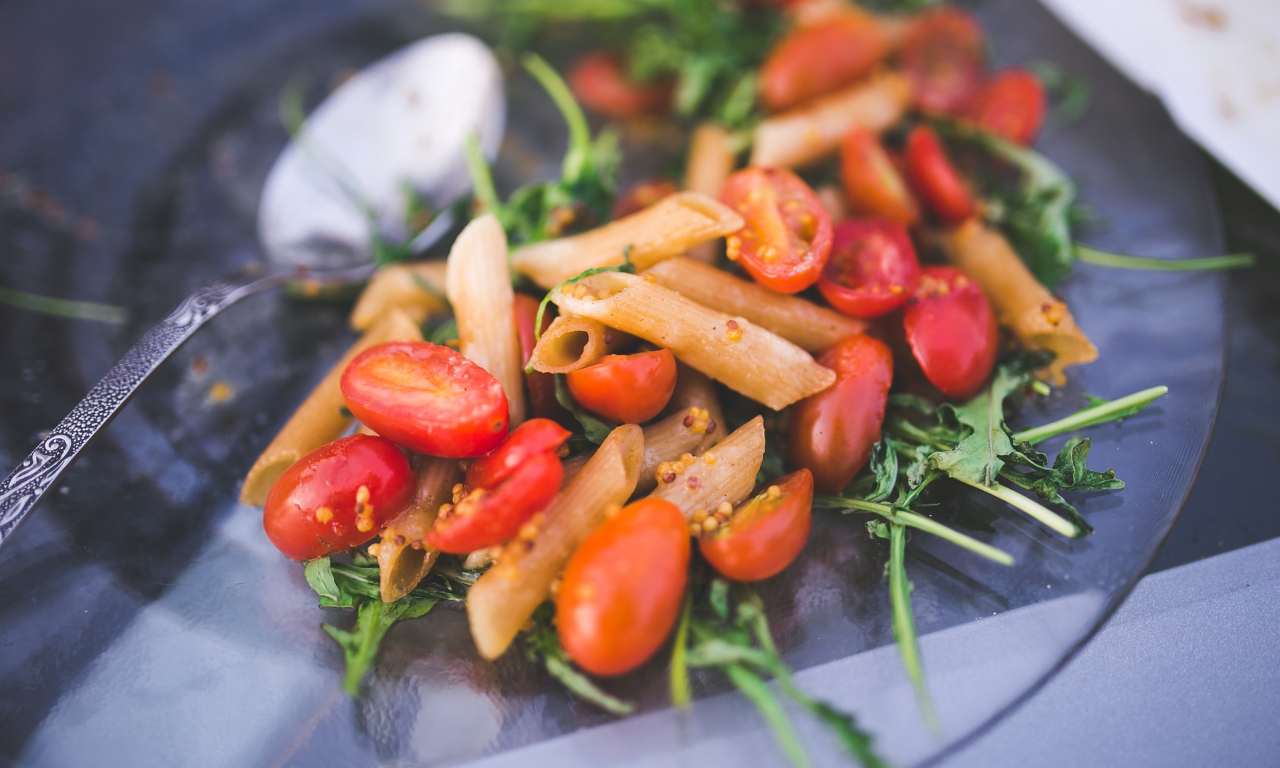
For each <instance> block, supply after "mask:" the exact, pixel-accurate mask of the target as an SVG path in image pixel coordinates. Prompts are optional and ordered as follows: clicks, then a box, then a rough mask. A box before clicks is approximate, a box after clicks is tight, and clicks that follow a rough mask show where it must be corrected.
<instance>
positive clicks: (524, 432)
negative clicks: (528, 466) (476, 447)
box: [467, 419, 570, 488]
mask: <svg viewBox="0 0 1280 768" xmlns="http://www.w3.org/2000/svg"><path fill="white" fill-rule="evenodd" d="M569 434H570V433H569V430H567V429H565V428H564V427H562V426H560V425H559V424H557V423H555V422H554V421H552V420H551V419H529V420H528V421H526V422H525V423H523V424H521V425H520V426H518V427H516V428H515V429H513V430H511V434H509V435H507V439H506V440H505V441H504V442H503V443H502V445H500V446H498V447H497V448H496V449H494V451H493V453H490V454H489V455H487V456H485V457H483V458H479V459H476V460H475V461H473V462H472V463H471V467H470V468H468V469H467V485H469V486H471V487H473V488H493V487H494V486H496V485H497V484H498V483H501V482H502V481H503V480H506V479H507V478H508V477H510V476H511V473H513V472H515V470H516V469H517V468H518V467H519V466H520V465H521V464H524V463H525V462H526V461H528V460H529V459H531V458H533V457H534V456H536V455H538V454H539V453H556V451H557V449H559V448H560V446H561V445H563V444H564V441H565V440H568V439H569Z"/></svg>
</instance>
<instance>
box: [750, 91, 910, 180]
mask: <svg viewBox="0 0 1280 768" xmlns="http://www.w3.org/2000/svg"><path fill="white" fill-rule="evenodd" d="M910 102H911V81H910V80H908V79H907V77H906V76H905V75H902V74H900V73H897V72H890V71H881V72H876V73H873V74H871V75H870V76H868V77H867V78H866V79H865V80H861V81H859V82H857V83H855V84H854V85H851V86H849V87H848V88H846V89H844V90H842V91H837V92H835V93H833V94H831V95H829V96H823V97H822V98H819V99H815V100H814V101H811V102H809V103H807V104H805V105H803V106H800V107H797V108H796V109H792V110H789V111H787V112H783V113H781V114H778V115H774V116H772V117H768V118H766V119H765V120H763V121H761V122H760V124H759V125H757V126H756V129H755V135H754V139H753V141H752V149H751V164H752V165H761V166H781V167H784V168H791V167H794V166H798V165H804V164H806V163H810V162H813V161H814V160H817V159H819V158H821V157H822V156H823V155H826V154H828V153H830V152H832V151H834V150H835V149H836V148H837V147H838V146H840V140H841V139H843V138H844V136H845V134H847V133H848V132H849V131H850V130H851V129H853V128H858V127H863V128H869V129H871V130H873V131H876V132H879V131H883V130H886V129H888V128H889V127H891V126H892V125H894V124H895V123H897V122H898V121H899V120H901V119H902V116H903V115H904V114H905V113H906V111H907V107H908V106H909V104H910Z"/></svg>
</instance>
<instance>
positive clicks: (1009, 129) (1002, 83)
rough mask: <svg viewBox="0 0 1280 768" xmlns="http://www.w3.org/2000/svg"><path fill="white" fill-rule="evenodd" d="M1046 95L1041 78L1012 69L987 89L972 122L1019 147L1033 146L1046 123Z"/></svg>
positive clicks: (973, 109)
mask: <svg viewBox="0 0 1280 768" xmlns="http://www.w3.org/2000/svg"><path fill="white" fill-rule="evenodd" d="M1044 111H1045V95H1044V86H1043V85H1041V84H1040V78H1038V77H1036V76H1035V75H1033V74H1031V73H1030V72H1028V71H1026V70H1025V69H1010V70H1006V71H1004V72H1001V73H1000V74H998V75H996V76H995V77H993V78H991V80H990V81H989V82H988V83H987V84H986V85H985V86H983V88H982V90H981V91H979V92H978V95H977V97H976V98H975V99H974V102H973V105H972V106H971V107H970V108H969V119H970V120H972V121H973V122H975V123H977V124H978V125H979V126H981V127H982V128H985V129H986V130H988V131H990V132H992V133H994V134H996V135H998V136H1003V137H1004V138H1006V139H1008V140H1009V141H1013V142H1017V143H1018V144H1030V143H1031V142H1032V141H1034V140H1035V138H1036V134H1038V133H1039V132H1040V126H1041V125H1042V124H1043V123H1044Z"/></svg>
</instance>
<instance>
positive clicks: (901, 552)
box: [889, 523, 937, 730]
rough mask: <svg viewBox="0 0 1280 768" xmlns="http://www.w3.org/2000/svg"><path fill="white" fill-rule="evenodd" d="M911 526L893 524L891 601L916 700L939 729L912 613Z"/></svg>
mask: <svg viewBox="0 0 1280 768" xmlns="http://www.w3.org/2000/svg"><path fill="white" fill-rule="evenodd" d="M906 551H907V529H906V527H905V526H903V525H899V524H897V523H893V524H891V525H890V526H889V604H890V607H891V608H892V611H893V636H894V638H896V639H897V641H898V652H899V654H900V655H901V656H902V666H903V667H905V668H906V670H907V676H908V677H910V678H911V685H912V687H913V688H915V691H916V701H917V702H918V703H919V705H920V709H921V711H922V713H923V714H924V717H925V721H926V722H928V723H929V724H930V726H931V727H933V728H934V729H935V730H936V729H937V715H936V714H935V712H934V708H933V698H932V697H931V696H930V695H929V686H928V685H927V684H926V683H925V679H924V666H923V665H922V664H921V663H920V644H919V640H918V639H917V637H916V624H915V618H914V617H913V616H912V615H911V583H910V582H909V581H908V580H907V566H906Z"/></svg>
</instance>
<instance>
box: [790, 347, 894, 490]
mask: <svg viewBox="0 0 1280 768" xmlns="http://www.w3.org/2000/svg"><path fill="white" fill-rule="evenodd" d="M818 362H819V363H821V364H822V365H825V366H826V367H828V368H830V369H831V370H833V371H835V372H836V383H835V384H832V385H831V387H829V388H828V389H825V390H823V391H822V392H819V393H818V394H816V395H813V396H812V397H809V398H807V399H805V400H801V401H800V403H799V404H797V405H796V406H795V413H794V414H793V415H792V418H791V462H792V463H793V464H795V465H796V466H799V467H806V468H808V469H809V470H810V471H812V472H813V482H814V485H815V486H817V488H818V490H819V491H822V492H823V493H839V492H840V491H842V490H844V487H845V486H846V485H848V484H849V481H851V480H853V477H854V475H856V474H858V471H859V470H861V469H862V468H863V467H864V466H865V465H866V463H867V459H868V458H869V457H870V456H871V446H873V445H875V443H876V441H877V440H879V439H880V425H881V424H882V423H883V422H884V409H885V404H886V403H887V402H888V399H889V385H890V384H891V383H893V353H892V352H890V351H889V347H888V346H887V345H885V343H884V342H882V341H880V340H879V339H873V338H871V337H870V336H863V335H861V334H858V335H854V336H849V337H848V338H845V339H842V340H841V341H840V342H838V343H837V344H836V345H835V346H834V347H832V348H831V349H828V350H827V351H826V352H823V353H822V356H821V357H819V358H818Z"/></svg>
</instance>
